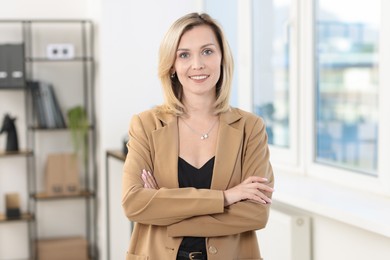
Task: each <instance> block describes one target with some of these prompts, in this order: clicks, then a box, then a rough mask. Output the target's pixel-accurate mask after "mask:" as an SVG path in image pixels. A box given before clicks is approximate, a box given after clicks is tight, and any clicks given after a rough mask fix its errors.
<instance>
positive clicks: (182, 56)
mask: <svg viewBox="0 0 390 260" xmlns="http://www.w3.org/2000/svg"><path fill="white" fill-rule="evenodd" d="M189 56H190V55H189V54H188V53H187V52H182V53H179V58H182V59H185V58H188V57H189Z"/></svg>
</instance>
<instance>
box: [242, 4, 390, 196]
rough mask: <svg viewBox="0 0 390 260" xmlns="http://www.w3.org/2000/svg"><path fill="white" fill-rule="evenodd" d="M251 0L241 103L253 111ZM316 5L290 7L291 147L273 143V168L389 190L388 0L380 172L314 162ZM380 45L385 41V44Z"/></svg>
mask: <svg viewBox="0 0 390 260" xmlns="http://www.w3.org/2000/svg"><path fill="white" fill-rule="evenodd" d="M251 3H252V2H251V1H250V0H247V1H238V4H237V5H238V32H237V34H238V35H237V37H238V47H239V50H238V62H237V69H238V105H239V106H240V107H242V108H243V109H246V110H249V111H252V112H253V100H252V93H253V80H252V78H251V77H252V74H253V71H252V70H253V68H252V67H253V60H252V59H253V58H252V57H253V56H252V48H253V46H252V35H251V33H252V30H253V26H252V11H251V10H252V9H251V8H252V5H251ZM315 4H316V0H293V1H292V6H291V12H292V15H291V17H292V18H293V19H292V21H291V22H292V23H291V25H292V26H291V31H290V33H291V52H290V53H291V54H290V55H292V57H290V58H291V61H292V64H291V65H292V67H291V68H292V69H291V71H290V75H291V78H290V79H291V81H292V82H291V85H290V124H291V125H290V134H291V138H290V140H291V143H290V148H289V149H283V148H277V147H274V146H272V145H270V152H271V162H272V164H273V166H274V168H275V171H283V172H287V173H291V174H299V175H303V176H306V177H310V178H315V179H320V180H323V181H326V182H331V183H336V184H338V185H341V186H344V187H348V188H353V189H358V190H361V191H369V192H374V193H379V194H384V195H390V158H388V156H386V154H389V153H390V119H389V118H388V116H387V114H386V111H390V101H389V99H390V88H386V87H385V86H389V85H390V73H386V72H387V71H389V70H390V48H387V49H386V46H390V16H388V15H386V11H385V10H390V2H388V1H387V2H386V1H384V0H382V1H381V5H382V8H381V12H382V17H381V25H380V42H379V53H380V67H379V100H378V106H379V117H378V118H379V119H378V120H379V121H378V125H379V127H378V169H377V176H370V175H368V174H367V175H366V174H362V173H359V172H356V171H352V170H346V169H343V168H338V167H337V166H329V165H324V164H321V163H318V162H315V142H316V140H315V123H316V122H315V103H314V102H315V95H316V93H315V91H316V90H315V80H316V76H317V75H316V74H315V65H316V64H315V62H314V56H315V53H314V50H315V38H314V35H315V27H314V26H315V25H314V22H315V7H316V6H315ZM382 46H385V47H384V48H383V47H382Z"/></svg>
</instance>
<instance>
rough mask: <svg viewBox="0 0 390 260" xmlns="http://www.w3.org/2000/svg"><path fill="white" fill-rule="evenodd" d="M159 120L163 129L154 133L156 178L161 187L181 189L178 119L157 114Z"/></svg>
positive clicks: (168, 115)
mask: <svg viewBox="0 0 390 260" xmlns="http://www.w3.org/2000/svg"><path fill="white" fill-rule="evenodd" d="M157 118H158V119H159V120H160V121H161V122H162V127H161V128H159V129H157V130H155V131H154V132H153V133H152V136H153V145H154V149H155V165H154V169H155V178H156V179H157V182H158V183H159V184H160V187H166V188H177V187H179V181H178V174H177V163H178V157H179V148H178V129H177V117H176V116H174V115H170V114H157ZM161 175H164V176H161ZM160 176H161V178H159V177H160Z"/></svg>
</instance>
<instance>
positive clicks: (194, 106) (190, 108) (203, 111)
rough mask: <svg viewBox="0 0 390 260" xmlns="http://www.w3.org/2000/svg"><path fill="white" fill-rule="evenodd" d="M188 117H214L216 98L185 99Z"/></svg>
mask: <svg viewBox="0 0 390 260" xmlns="http://www.w3.org/2000/svg"><path fill="white" fill-rule="evenodd" d="M183 104H184V106H185V108H186V114H187V115H188V117H214V116H215V107H214V104H215V98H210V99H205V98H199V99H191V100H184V101H183Z"/></svg>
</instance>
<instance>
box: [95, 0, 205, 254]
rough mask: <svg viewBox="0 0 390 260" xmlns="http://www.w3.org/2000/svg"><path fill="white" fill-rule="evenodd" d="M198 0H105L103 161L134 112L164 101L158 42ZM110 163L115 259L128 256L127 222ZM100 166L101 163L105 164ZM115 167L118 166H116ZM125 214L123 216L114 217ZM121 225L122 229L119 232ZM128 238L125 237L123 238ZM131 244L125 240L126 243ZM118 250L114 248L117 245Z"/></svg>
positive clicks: (101, 66)
mask: <svg viewBox="0 0 390 260" xmlns="http://www.w3.org/2000/svg"><path fill="white" fill-rule="evenodd" d="M201 8H202V1H200V0H186V1H183V0H164V1H161V0H142V1H127V0H107V1H102V6H101V19H100V21H99V23H100V24H101V26H100V32H99V35H100V47H99V52H100V62H99V65H98V66H99V67H98V72H99V73H100V74H99V75H100V91H99V97H98V104H99V105H98V116H99V118H98V120H99V129H100V134H99V142H100V144H99V146H100V155H101V160H100V161H101V162H104V160H103V159H104V158H103V156H104V152H105V151H106V150H107V149H121V148H122V140H123V138H124V137H126V136H127V130H128V127H129V123H130V119H131V116H132V115H134V114H136V113H139V112H141V111H143V110H145V109H148V108H151V107H152V106H154V105H157V104H160V103H161V102H162V101H163V97H162V92H161V87H160V83H159V81H158V78H157V62H158V49H159V44H160V41H161V40H162V37H163V35H164V33H165V32H166V30H168V27H169V26H170V25H171V23H172V22H173V21H174V20H176V19H177V18H179V17H180V16H182V15H184V14H186V13H188V12H195V11H200V10H201ZM113 167H114V168H110V175H113V176H112V177H111V178H112V179H111V183H112V184H113V185H115V183H116V184H117V185H116V187H115V186H111V187H112V190H113V192H110V197H114V198H115V197H116V198H117V200H116V203H118V204H117V205H113V202H115V200H112V199H111V203H110V208H111V207H113V209H116V211H115V212H112V213H113V214H112V215H111V226H112V231H113V232H114V233H113V234H111V244H113V245H115V246H114V247H113V248H111V259H119V257H124V255H125V251H124V244H128V239H127V237H128V236H127V233H126V232H127V231H128V230H129V227H128V225H124V224H123V220H124V219H125V217H124V214H121V213H122V212H121V208H120V205H119V204H120V197H119V194H118V191H120V189H121V187H120V182H118V177H119V178H120V176H121V173H122V171H121V167H118V166H116V167H115V166H113ZM101 169H104V168H103V165H101ZM115 169H116V171H115ZM104 178H105V177H104V172H103V170H101V171H100V181H99V189H100V196H101V198H104V196H105V195H104V194H105V193H104V192H105V183H104ZM99 205H100V206H101V207H100V209H99V219H100V221H99V223H100V227H99V228H100V237H99V241H100V245H102V247H101V256H102V259H106V258H105V256H106V248H105V245H106V238H107V236H106V231H105V223H106V222H105V219H106V217H105V205H104V202H103V201H101V203H99ZM113 217H114V218H122V219H113ZM117 230H122V231H124V233H122V234H118V232H116V231H117ZM124 240H125V241H124ZM126 247H127V245H126ZM114 249H115V250H114Z"/></svg>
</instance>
